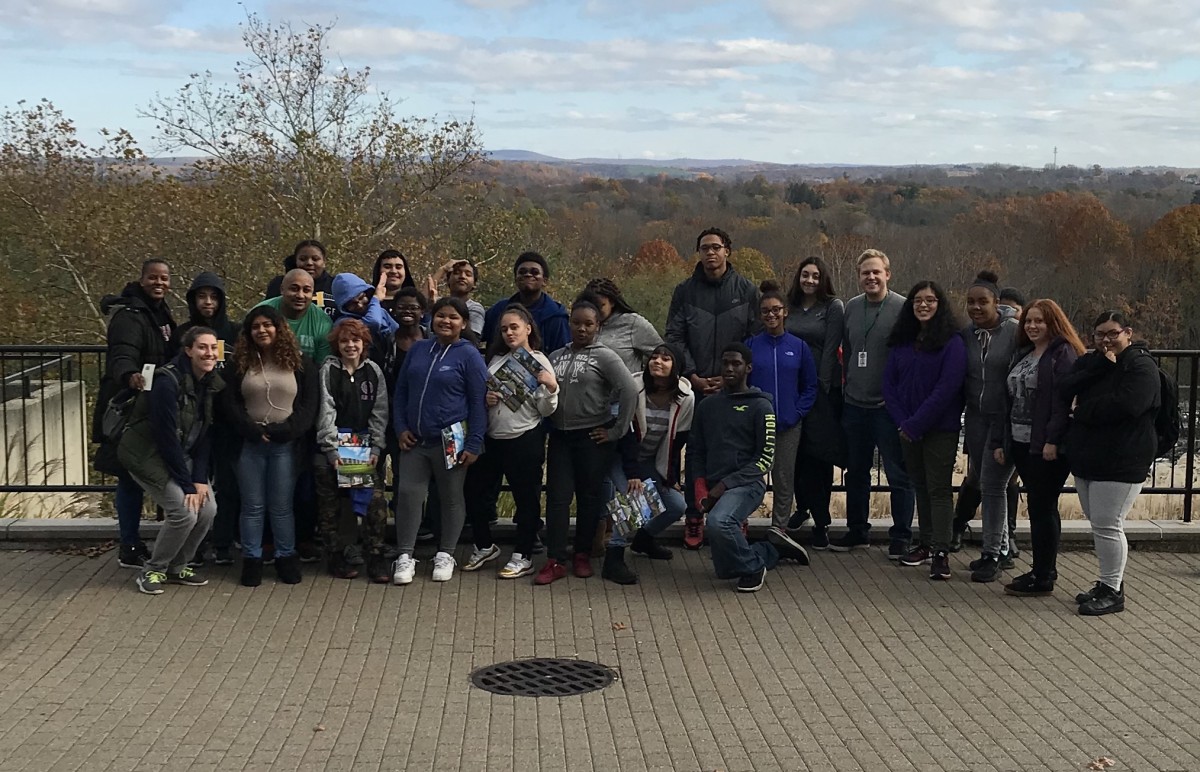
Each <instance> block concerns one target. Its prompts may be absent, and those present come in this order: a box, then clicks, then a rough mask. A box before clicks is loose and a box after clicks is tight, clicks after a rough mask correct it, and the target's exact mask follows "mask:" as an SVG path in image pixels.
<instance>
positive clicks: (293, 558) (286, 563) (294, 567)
mask: <svg viewBox="0 0 1200 772" xmlns="http://www.w3.org/2000/svg"><path fill="white" fill-rule="evenodd" d="M275 576H276V577H278V578H279V581H281V582H283V583H284V584H300V579H301V576H300V556H299V555H288V556H287V557H286V558H281V557H276V558H275Z"/></svg>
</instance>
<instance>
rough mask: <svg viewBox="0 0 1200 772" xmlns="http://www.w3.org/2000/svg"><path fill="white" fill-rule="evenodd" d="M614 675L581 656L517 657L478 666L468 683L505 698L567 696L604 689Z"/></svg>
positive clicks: (613, 679)
mask: <svg viewBox="0 0 1200 772" xmlns="http://www.w3.org/2000/svg"><path fill="white" fill-rule="evenodd" d="M616 679H617V674H616V673H614V672H613V671H612V670H610V669H609V668H607V667H605V666H604V665H601V664H600V663H598V662H588V661H586V660H582V659H536V658H535V659H518V660H514V661H512V662H500V663H497V664H495V665H488V666H487V667H481V668H479V669H478V670H476V671H475V672H474V673H471V683H473V684H475V686H478V687H479V688H480V689H483V690H484V691H488V692H491V693H492V694H502V695H505V696H508V697H569V696H571V695H574V694H586V693H587V692H594V691H596V690H597V689H603V688H604V687H606V686H608V685H609V684H611V683H612V682H613V681H615V680H616Z"/></svg>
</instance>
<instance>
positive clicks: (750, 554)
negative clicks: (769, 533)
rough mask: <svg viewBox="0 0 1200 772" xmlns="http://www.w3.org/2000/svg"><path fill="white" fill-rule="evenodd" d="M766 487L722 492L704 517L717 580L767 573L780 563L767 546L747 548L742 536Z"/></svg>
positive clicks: (771, 548)
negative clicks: (743, 527)
mask: <svg viewBox="0 0 1200 772" xmlns="http://www.w3.org/2000/svg"><path fill="white" fill-rule="evenodd" d="M766 492H767V486H766V485H764V484H763V483H762V482H757V483H752V484H750V485H742V486H740V487H737V488H731V489H729V490H727V491H725V494H724V495H723V496H721V498H719V499H717V504H716V506H714V507H713V508H712V511H710V512H709V513H708V514H707V515H706V516H705V526H704V531H705V533H706V534H707V536H708V546H709V549H711V550H712V560H713V568H714V569H716V572H717V578H718V579H734V578H736V577H739V576H746V575H748V574H753V573H755V572H757V571H761V570H762V569H764V568H765V569H767V570H768V571H770V570H771V569H772V568H774V567H775V565H776V564H777V563H778V562H779V552H778V550H776V549H775V546H774V545H773V544H771V543H770V542H765V541H760V542H756V543H754V544H750V543H749V542H747V541H746V537H745V536H743V535H742V523H743V522H744V521H745V520H746V518H748V517H750V513H751V512H753V511H754V510H755V509H757V508H758V505H759V504H761V503H762V500H763V494H765V493H766Z"/></svg>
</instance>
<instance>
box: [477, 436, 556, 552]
mask: <svg viewBox="0 0 1200 772" xmlns="http://www.w3.org/2000/svg"><path fill="white" fill-rule="evenodd" d="M545 461H546V430H545V429H543V428H542V427H541V426H535V427H534V428H532V429H530V430H529V431H527V432H525V433H524V434H522V435H520V436H519V437H513V438H512V439H507V440H501V439H496V438H494V437H488V438H487V441H486V442H485V443H484V452H483V455H482V456H480V457H479V459H478V460H477V461H476V462H475V463H474V464H471V466H470V467H468V469H467V481H466V484H465V489H466V498H467V522H469V523H470V524H471V531H472V535H473V537H474V539H475V546H476V547H478V548H479V549H484V548H486V547H490V546H491V545H492V543H493V542H492V526H491V520H492V517H493V515H495V512H496V508H495V500H494V498H493V496H492V494H493V491H496V490H498V489H499V487H500V481H501V479H503V478H506V477H507V478H508V485H509V488H511V490H512V497H513V501H514V502H515V503H516V505H517V512H516V515H515V516H514V517H513V522H514V523H515V524H516V526H517V543H516V546H515V547H514V548H513V551H514V552H519V553H521V554H522V555H524V556H525V557H526V558H528V557H529V555H530V553H532V552H533V542H534V540H535V539H536V538H537V532H538V531H539V530H541V527H542V469H543V465H544V464H545Z"/></svg>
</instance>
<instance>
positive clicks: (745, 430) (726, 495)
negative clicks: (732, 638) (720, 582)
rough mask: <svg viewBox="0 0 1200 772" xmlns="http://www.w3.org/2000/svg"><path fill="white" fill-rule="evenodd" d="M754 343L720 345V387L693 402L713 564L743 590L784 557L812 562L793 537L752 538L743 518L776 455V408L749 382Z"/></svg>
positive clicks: (691, 445)
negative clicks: (773, 540)
mask: <svg viewBox="0 0 1200 772" xmlns="http://www.w3.org/2000/svg"><path fill="white" fill-rule="evenodd" d="M752 366H753V362H752V357H751V354H750V349H748V348H746V346H744V345H743V344H741V343H731V344H729V345H727V346H725V348H724V350H723V351H722V352H721V382H722V387H721V391H720V392H718V393H716V394H714V395H712V396H711V397H709V398H708V399H705V400H704V401H703V402H701V403H700V404H699V405H697V406H696V419H695V421H694V422H693V424H692V434H691V438H690V440H689V442H688V454H687V463H688V466H689V467H690V468H691V470H692V474H693V477H694V479H695V495H696V501H697V503H698V504H699V505H700V508H701V510H702V511H704V512H705V513H706V517H707V520H708V522H707V529H706V530H707V533H708V543H709V547H711V548H712V559H713V568H715V569H716V572H717V576H718V577H719V578H721V579H732V578H733V577H738V586H737V589H738V592H755V591H757V590H759V589H761V588H762V586H763V582H764V581H765V579H766V575H767V571H768V570H770V569H772V568H774V567H775V564H776V563H778V562H779V559H780V558H781V557H784V558H790V559H792V560H797V561H799V562H800V563H801V564H803V565H808V553H807V552H805V551H804V548H803V547H801V546H800V545H799V544H797V543H796V542H794V541H792V540H791V538H787V539H781V540H780V543H779V546H778V548H777V547H776V546H775V545H773V544H771V543H769V542H757V543H755V544H750V543H748V542H747V541H746V537H745V536H744V535H743V534H742V523H743V522H744V521H745V520H746V519H747V518H748V517H750V514H751V513H752V512H754V510H755V509H757V508H758V505H759V504H761V503H762V499H763V494H764V493H766V485H765V484H764V483H763V475H765V474H766V473H767V472H768V471H770V469H771V465H772V464H773V463H774V461H775V414H774V412H773V411H772V408H771V397H770V396H769V395H768V394H766V393H764V392H762V391H760V390H759V389H756V388H752V387H750V386H748V385H747V384H746V378H747V377H748V376H749V375H750V370H751V368H752Z"/></svg>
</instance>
